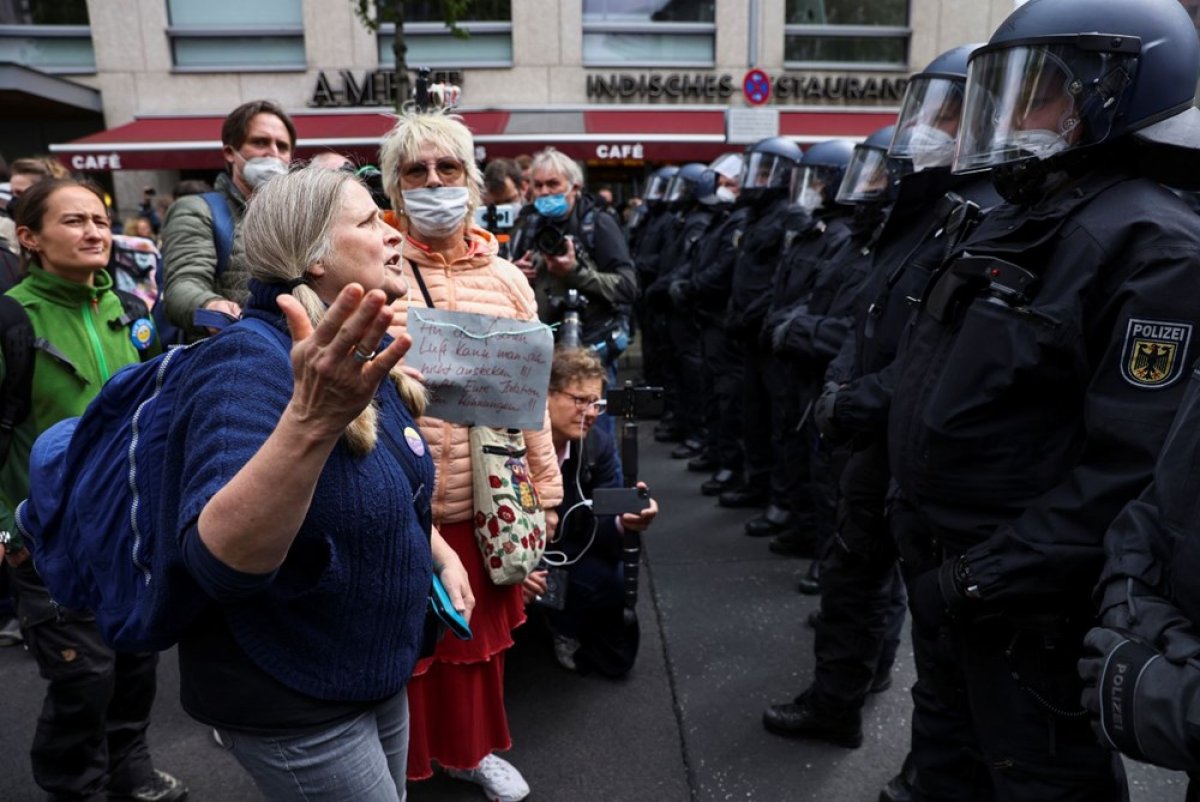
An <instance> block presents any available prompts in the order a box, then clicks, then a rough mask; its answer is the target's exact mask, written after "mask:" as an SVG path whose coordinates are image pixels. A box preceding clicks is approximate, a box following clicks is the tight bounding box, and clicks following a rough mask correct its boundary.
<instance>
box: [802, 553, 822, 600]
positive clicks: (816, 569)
mask: <svg viewBox="0 0 1200 802" xmlns="http://www.w3.org/2000/svg"><path fill="white" fill-rule="evenodd" d="M796 590H797V591H799V592H800V593H803V594H804V595H805V596H816V595H817V594H818V593H820V592H821V561H820V560H813V561H812V562H811V563H810V564H809V566H808V572H807V573H805V575H804V576H802V577H800V581H799V583H797V585H796Z"/></svg>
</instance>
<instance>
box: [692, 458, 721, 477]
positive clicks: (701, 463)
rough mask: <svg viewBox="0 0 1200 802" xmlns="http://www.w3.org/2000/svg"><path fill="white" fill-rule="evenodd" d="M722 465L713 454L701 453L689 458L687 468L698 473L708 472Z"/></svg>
mask: <svg viewBox="0 0 1200 802" xmlns="http://www.w3.org/2000/svg"><path fill="white" fill-rule="evenodd" d="M720 467H721V463H720V462H718V461H717V458H716V457H714V456H712V455H711V454H700V455H699V456H695V457H692V458H691V459H690V460H688V464H687V469H688V470H689V471H694V472H696V473H708V472H709V471H715V470H716V469H717V468H720Z"/></svg>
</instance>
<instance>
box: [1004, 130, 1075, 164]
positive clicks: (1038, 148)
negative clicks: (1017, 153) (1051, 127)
mask: <svg viewBox="0 0 1200 802" xmlns="http://www.w3.org/2000/svg"><path fill="white" fill-rule="evenodd" d="M1005 144H1007V145H1008V146H1009V147H1011V148H1016V149H1017V150H1023V151H1025V152H1026V153H1028V154H1029V155H1030V156H1033V157H1035V158H1037V159H1042V160H1045V159H1049V158H1050V157H1051V156H1053V155H1054V154H1056V153H1060V152H1062V151H1064V150H1066V149H1067V140H1066V139H1065V138H1064V135H1063V134H1058V133H1055V132H1054V131H1047V130H1045V129H1043V128H1031V129H1029V130H1028V131H1013V132H1012V134H1010V135H1009V137H1008V141H1007V142H1006V143H1005Z"/></svg>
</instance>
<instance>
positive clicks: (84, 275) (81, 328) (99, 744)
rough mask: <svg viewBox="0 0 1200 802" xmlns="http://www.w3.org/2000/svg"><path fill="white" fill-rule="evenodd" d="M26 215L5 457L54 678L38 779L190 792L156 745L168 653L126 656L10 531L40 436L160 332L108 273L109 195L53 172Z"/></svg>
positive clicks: (3, 514) (3, 505) (132, 793)
mask: <svg viewBox="0 0 1200 802" xmlns="http://www.w3.org/2000/svg"><path fill="white" fill-rule="evenodd" d="M14 217H15V219H16V226H17V228H16V231H17V241H18V243H19V244H20V246H21V260H22V262H23V264H24V266H25V267H26V268H27V270H28V275H27V277H26V278H25V279H24V281H22V282H21V283H20V284H18V285H17V286H16V287H14V288H13V289H12V290H10V291H9V292H8V295H9V296H10V297H12V298H15V299H16V300H17V301H18V302H20V304H21V306H22V307H24V309H25V312H26V314H27V315H28V317H29V320H30V322H31V323H32V325H33V332H34V336H35V338H36V339H35V343H34V344H35V357H34V369H33V381H32V388H31V389H32V392H31V401H32V406H31V411H30V413H29V415H28V416H27V417H26V418H25V420H23V421H21V422H20V423H19V424H18V425H17V427H16V429H15V430H14V431H13V436H12V440H11V444H10V446H9V449H8V453H7V454H5V455H0V456H3V466H2V467H0V555H4V556H5V557H6V559H7V560H8V562H9V564H10V565H12V566H14V567H15V572H14V574H15V578H16V586H17V612H18V615H19V617H20V621H21V628H22V632H23V633H24V635H25V640H26V643H27V644H28V646H29V650H30V652H32V653H33V655H34V657H35V658H36V659H37V662H38V669H39V671H40V672H41V674H42V676H43V677H45V678H46V680H48V683H49V684H48V686H47V688H46V698H45V702H44V703H43V707H42V714H41V716H40V717H39V719H38V722H37V729H36V731H35V733H34V738H33V745H32V749H31V757H32V759H33V776H34V779H35V780H36V781H37V784H38V785H39V786H41V787H42V789H43V790H45V791H46V792H47V793H48V794H49V795H50V796H52V797H54V798H61V799H81V800H82V799H89V800H90V799H93V798H99V799H103V798H105V796H106V795H107V797H108V798H109V799H134V800H180V799H183V798H184V797H185V796H187V789H186V788H185V787H184V786H183V784H182V783H180V782H179V781H178V780H176V779H175V778H174V777H172V776H170V775H169V774H166V773H165V772H162V771H158V770H157V769H155V768H154V767H153V765H152V763H151V760H150V753H149V750H148V748H147V746H146V728H147V726H148V725H149V719H150V709H151V707H152V705H153V702H154V692H155V686H156V676H155V672H156V666H157V655H155V654H128V653H119V654H118V653H115V652H113V651H112V649H110V648H109V647H108V646H107V645H106V644H105V643H104V641H103V640H101V638H100V634H99V631H98V630H97V628H96V625H95V623H94V621H93V619H92V617H91V615H90V614H89V613H88V612H87V611H85V610H67V609H63V608H60V607H58V606H56V605H54V604H53V603H52V602H51V600H50V597H49V594H48V593H47V592H46V588H45V586H44V585H43V584H42V582H41V580H40V579H39V578H38V575H37V572H36V571H35V570H34V566H33V564H32V562H31V561H30V560H29V559H28V551H26V550H25V549H24V547H23V546H22V545H21V544H20V543H19V542H18V541H16V540H15V538H12V537H11V536H9V535H8V533H10V532H14V531H15V527H13V526H12V511H13V509H14V507H15V505H16V503H17V502H19V501H20V500H21V499H23V498H24V497H25V496H26V495H28V491H29V452H30V448H31V447H32V445H33V441H34V439H35V438H36V437H37V435H38V434H39V433H40V432H42V431H44V430H45V429H46V428H48V427H49V426H51V425H52V424H54V423H56V422H58V421H59V420H62V419H63V418H67V417H72V416H75V415H79V414H81V413H82V412H83V410H84V409H85V408H86V407H87V405H88V402H89V401H91V400H92V399H93V398H94V397H95V396H96V394H97V393H98V392H99V391H100V388H101V386H103V384H104V382H105V381H107V380H108V378H109V377H110V376H112V374H113V373H115V372H116V371H117V370H118V369H119V368H121V367H123V366H125V365H128V364H130V363H133V362H137V361H138V360H139V359H141V358H142V357H143V355H149V354H152V353H157V351H158V350H159V346H158V342H157V338H156V337H155V335H154V328H153V325H152V324H151V323H150V321H149V320H148V319H146V318H145V317H134V316H131V315H130V314H128V312H127V311H126V309H125V305H124V304H122V302H121V299H120V298H119V297H118V296H117V295H116V294H115V292H114V291H113V281H112V278H111V277H110V276H109V275H108V273H107V272H105V270H104V268H105V266H106V265H107V264H108V259H109V254H110V251H111V249H112V231H111V230H110V228H109V218H108V211H107V209H106V208H105V206H104V201H103V200H102V199H101V197H100V195H99V193H98V192H97V191H95V190H94V189H92V188H91V187H89V186H86V185H84V184H81V183H79V182H77V181H73V180H69V179H47V180H44V181H41V182H39V183H38V184H36V185H35V186H33V187H32V188H30V189H29V190H27V191H26V192H25V193H24V194H23V195H22V197H21V200H20V202H19V203H18V204H17V206H16V208H15V210H14ZM5 547H6V548H5ZM5 552H7V553H6V554H5Z"/></svg>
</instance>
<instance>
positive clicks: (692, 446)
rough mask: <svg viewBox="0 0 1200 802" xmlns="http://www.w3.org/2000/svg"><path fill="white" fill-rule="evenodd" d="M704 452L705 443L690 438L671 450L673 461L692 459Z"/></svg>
mask: <svg viewBox="0 0 1200 802" xmlns="http://www.w3.org/2000/svg"><path fill="white" fill-rule="evenodd" d="M703 450H704V444H703V443H701V442H700V441H699V440H697V439H696V438H694V437H689V438H687V439H685V440H684V441H683V442H682V443H680V444H679V445H677V446H675V448H673V449H671V459H691V458H692V457H694V456H696V455H697V454H699V453H700V452H701V451H703Z"/></svg>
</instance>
